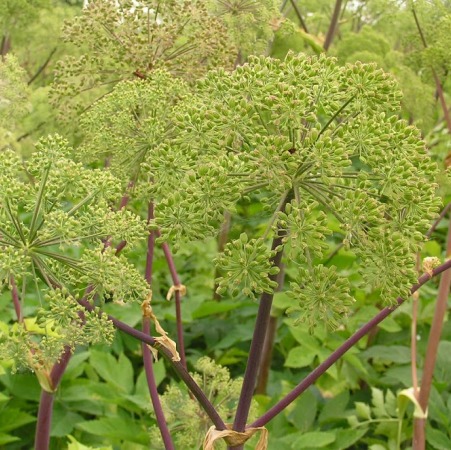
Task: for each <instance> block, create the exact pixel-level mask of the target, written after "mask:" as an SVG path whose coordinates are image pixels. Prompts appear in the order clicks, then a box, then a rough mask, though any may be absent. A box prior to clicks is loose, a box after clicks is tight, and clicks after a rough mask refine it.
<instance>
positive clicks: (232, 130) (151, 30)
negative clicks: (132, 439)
mask: <svg viewBox="0 0 451 450" xmlns="http://www.w3.org/2000/svg"><path fill="white" fill-rule="evenodd" d="M269 3H270V2H268V4H269ZM205 4H206V3H205ZM205 4H204V2H201V1H200V0H199V1H197V2H179V1H168V2H146V3H145V4H144V3H137V2H125V1H124V2H113V1H107V0H104V1H100V0H97V1H92V2H89V5H88V7H87V9H86V10H85V11H84V12H83V15H82V16H80V17H79V18H77V19H76V20H75V21H74V22H72V24H71V25H68V28H67V29H66V31H67V36H68V39H69V40H73V41H74V43H76V44H77V45H80V48H82V49H83V47H84V46H86V48H87V49H88V50H89V54H88V55H84V56H83V57H82V58H81V59H80V60H78V61H75V60H69V59H66V60H65V61H64V62H62V63H61V64H60V71H59V73H57V77H56V84H55V95H57V96H59V95H61V96H64V95H67V94H70V95H72V94H77V93H80V92H81V91H88V90H90V89H91V88H98V87H99V86H100V85H102V84H104V83H106V84H107V85H111V86H112V85H114V87H113V88H112V89H111V92H107V91H102V92H100V91H98V92H97V94H103V96H102V98H100V99H97V101H95V102H94V103H93V104H92V105H90V106H89V107H88V108H87V109H86V110H85V111H84V113H83V115H82V117H81V119H80V124H81V125H82V128H83V141H82V142H81V143H80V145H79V146H78V147H76V148H70V147H69V146H68V144H67V142H66V141H64V139H62V138H60V137H58V136H53V137H49V138H47V139H43V140H42V141H40V142H39V143H38V145H37V148H36V151H35V152H34V153H33V154H32V155H31V157H30V158H29V159H27V160H26V161H24V162H23V161H22V160H21V158H19V157H18V156H17V155H15V154H14V153H13V152H12V151H8V152H4V153H2V154H1V155H0V162H1V164H2V166H3V167H4V169H3V170H2V171H1V175H0V183H1V187H2V192H3V193H4V195H3V197H2V202H1V209H0V234H1V241H0V246H1V250H2V252H1V256H0V258H1V266H0V267H1V276H2V280H3V283H4V285H5V287H6V286H7V287H9V288H10V289H11V291H12V294H13V300H14V305H15V307H16V311H17V312H18V324H17V325H15V326H13V327H12V331H11V332H10V333H3V335H2V347H0V348H1V351H2V358H6V359H12V360H14V361H15V364H16V366H17V367H28V368H31V369H33V370H35V371H36V372H37V373H38V376H39V377H40V380H41V385H42V387H43V390H44V395H43V397H42V402H43V403H42V404H43V405H44V406H43V407H42V408H41V409H40V413H39V418H38V430H39V427H42V428H41V430H40V431H38V433H37V448H38V450H41V449H46V448H47V447H48V439H49V425H48V424H49V419H48V414H49V410H50V406H51V400H50V396H49V395H45V393H48V394H53V391H54V389H55V388H56V386H55V384H57V383H55V380H57V381H59V380H60V378H61V375H62V373H63V372H64V368H65V365H66V364H67V362H68V359H69V358H70V354H71V352H72V351H74V349H75V347H76V346H77V345H79V344H83V345H84V344H89V343H93V342H99V341H101V340H104V341H109V340H111V337H112V326H113V325H114V326H115V327H116V328H119V329H120V330H122V331H124V332H126V333H128V334H130V335H132V336H134V337H136V338H138V339H140V340H141V341H142V342H143V343H145V344H146V345H149V346H151V347H153V348H156V349H158V350H159V351H160V352H161V353H163V355H164V356H165V357H166V358H167V360H168V363H169V364H171V365H172V367H173V368H174V369H175V370H176V372H177V373H178V374H179V375H180V377H181V379H182V380H183V382H184V383H185V384H186V386H187V387H188V389H189V391H191V394H188V393H185V392H182V391H179V390H177V389H176V388H175V387H173V386H171V387H170V388H169V389H168V392H167V393H166V394H165V395H163V398H162V400H163V401H162V405H160V404H159V402H158V392H157V388H156V385H155V380H154V377H153V376H152V357H151V355H150V353H149V349H148V347H145V346H144V347H143V354H144V359H145V367H146V375H147V379H148V384H149V389H150V391H151V392H152V396H153V398H152V401H153V404H154V408H155V409H156V416H157V420H158V425H159V429H160V431H161V433H162V439H163V441H164V442H165V445H166V446H168V448H172V447H173V444H171V443H170V442H171V440H170V436H169V438H168V435H169V432H170V430H171V429H172V430H173V431H177V424H170V425H169V426H168V427H165V426H164V423H163V422H164V420H165V419H164V414H166V416H167V418H168V419H172V418H175V419H177V418H179V417H180V416H181V411H182V412H183V413H184V414H185V415H184V417H185V418H186V420H185V422H186V423H184V424H183V425H184V429H185V432H186V433H187V434H185V435H183V436H179V437H178V439H179V441H180V443H181V444H180V445H183V446H187V445H188V446H191V445H194V446H195V445H198V441H199V437H200V434H199V433H197V430H203V431H205V429H207V428H208V427H207V426H206V417H207V416H208V420H209V421H211V422H212V423H213V425H214V426H215V427H216V429H217V430H219V431H226V430H228V432H230V433H235V434H236V436H235V437H237V436H238V437H239V441H236V440H227V439H226V442H227V443H229V444H230V442H241V443H243V442H245V440H247V439H248V437H249V436H250V434H251V433H252V432H255V429H256V428H258V427H259V426H261V425H264V424H265V423H266V422H267V418H268V417H269V416H271V417H274V414H275V413H274V414H273V412H274V411H273V412H271V410H270V411H269V412H268V413H267V414H268V415H266V416H262V417H260V418H258V419H256V420H255V421H254V422H253V424H251V427H250V428H249V427H247V424H248V422H249V420H248V417H249V411H250V409H251V400H252V395H253V390H254V386H255V379H256V376H257V372H258V370H259V366H260V361H261V356H262V355H261V349H262V347H263V345H262V344H263V340H264V338H265V334H266V330H267V327H268V322H269V316H270V311H271V305H272V300H273V295H274V290H275V289H276V287H278V285H277V274H278V272H279V271H280V268H281V266H282V265H283V264H284V265H285V266H287V267H288V268H289V269H290V271H291V273H292V274H294V276H292V280H291V283H290V285H289V288H288V289H285V290H286V291H287V293H288V296H289V298H291V299H292V305H291V306H290V307H289V308H288V310H287V314H288V315H289V316H290V317H291V319H292V321H293V322H294V323H295V324H296V325H298V326H302V325H303V324H306V325H307V327H308V328H309V329H310V330H312V331H313V330H314V328H315V327H316V326H318V325H319V324H324V325H326V326H327V327H328V329H329V330H331V331H333V330H335V329H337V328H338V327H339V326H341V325H343V321H344V320H345V317H346V315H347V314H348V313H349V312H350V311H351V308H352V304H353V297H352V290H351V284H350V282H349V280H348V279H347V278H346V274H343V273H340V270H339V269H338V268H336V267H334V266H328V265H326V264H324V263H323V261H324V257H325V251H326V250H327V249H328V243H327V240H328V238H329V237H330V234H331V229H332V227H334V228H335V229H336V230H338V231H339V233H340V235H341V236H342V244H343V246H345V247H346V248H347V249H348V250H349V251H350V252H353V253H354V255H355V256H356V260H357V262H358V263H359V264H360V271H361V275H362V277H361V278H362V282H361V283H362V285H363V286H364V288H365V289H366V290H368V291H374V292H376V293H377V294H379V297H380V299H381V302H382V303H383V304H384V305H386V306H387V308H386V309H384V310H383V312H382V313H380V314H379V315H378V316H377V317H376V318H375V319H373V320H372V321H370V323H369V325H367V326H365V327H364V328H363V329H362V330H361V331H359V333H360V334H356V336H357V337H358V338H360V337H362V336H363V335H364V334H365V332H367V331H368V330H369V328H370V325H371V326H374V325H376V324H377V323H379V322H380V320H382V319H383V318H384V317H386V316H387V315H388V314H389V313H390V312H391V311H392V309H394V308H395V306H396V305H398V304H400V303H401V302H402V300H399V299H398V300H397V298H398V296H402V297H403V298H407V297H408V296H409V295H410V291H411V286H412V284H414V283H415V281H416V275H417V274H416V272H415V265H414V261H415V255H416V252H417V251H418V250H419V248H420V246H421V244H422V242H423V241H424V238H423V233H424V231H425V230H426V228H427V226H428V224H429V222H430V220H431V219H432V218H433V217H434V216H435V214H436V213H437V208H438V206H439V203H440V202H439V200H438V198H437V196H436V185H435V183H434V181H433V180H434V179H435V175H436V167H435V165H434V164H433V163H431V161H430V160H429V157H428V155H427V154H426V152H425V148H424V144H423V142H422V141H421V138H420V134H419V132H418V130H416V129H415V128H414V127H412V126H409V125H408V124H407V123H406V122H404V121H402V120H399V118H398V112H399V108H400V99H401V94H400V92H399V90H398V88H397V85H396V83H395V81H394V80H393V79H392V78H391V77H390V76H389V75H387V74H385V73H384V72H383V71H382V70H380V69H377V68H376V66H375V65H371V64H370V65H364V64H361V63H357V64H347V65H345V66H340V65H338V63H337V61H336V60H335V59H333V58H328V57H326V56H324V55H322V56H319V57H309V56H305V55H295V54H291V53H290V54H288V55H287V57H286V58H285V59H284V60H276V59H272V58H269V57H264V56H253V57H249V60H248V62H247V63H246V64H243V65H242V66H239V67H236V69H235V70H233V71H229V70H227V69H229V68H230V67H231V61H232V59H231V55H234V56H235V57H236V50H237V49H236V48H235V47H234V45H232V47H233V51H235V54H234V53H233V51H230V48H231V47H229V46H228V45H227V46H223V45H222V44H223V42H222V39H223V38H224V36H225V34H223V33H222V31H220V32H218V29H219V30H223V28H222V25H221V24H220V22H219V21H218V20H217V19H214V18H212V17H211V16H209V15H208V14H206V9H205V8H206V7H205ZM209 4H211V2H209ZM221 4H222V5H223V6H224V5H225V6H227V7H229V6H230V5H232V6H233V5H240V6H241V7H243V5H244V6H246V5H248V6H249V5H250V6H249V8H250V9H249V11H248V12H249V13H251V15H250V16H247V18H248V19H249V18H254V17H257V16H258V14H257V13H258V11H257V10H256V9H254V8H253V6H255V4H256V3H255V2H244V3H243V2H235V3H233V2H222V3H221ZM246 7H247V6H246ZM251 7H252V8H251ZM262 14H263V16H265V14H266V13H265V12H262ZM188 16H189V17H190V21H189V22H187V17H188ZM265 17H266V16H265ZM229 19H230V20H231V18H230V17H229ZM200 22H202V29H201V31H199V29H198V28H197V25H198V23H200ZM225 22H227V20H225ZM196 24H197V25H196ZM218 27H219V28H218ZM80 35H81V36H83V39H84V41H83V42H82V41H80V40H79V39H78V38H79V37H80ZM180 35H181V36H180ZM265 36H266V35H265ZM149 55H150V56H149ZM175 59H177V64H176V63H175ZM218 62H221V64H223V65H225V68H224V67H223V68H216V69H214V70H210V71H208V69H210V68H211V67H212V66H216V65H218ZM179 75H183V77H182V78H185V80H182V79H181V78H180V77H179ZM203 75H204V76H203ZM199 77H200V79H198V80H197V81H195V80H194V79H196V78H199ZM94 98H95V96H94V97H92V98H91V99H88V101H85V100H81V103H78V102H79V99H78V98H76V97H74V101H75V102H76V103H78V105H82V106H81V108H84V107H85V106H87V104H88V103H89V102H90V101H91V100H92V99H94ZM68 105H69V103H68ZM69 106H70V105H69ZM99 167H101V168H99ZM249 196H253V197H254V198H255V199H259V201H261V202H262V203H263V205H264V208H265V211H266V212H265V214H266V215H265V218H264V219H265V221H264V225H263V227H262V228H261V229H258V230H256V229H255V230H254V229H252V230H250V231H247V233H242V234H241V235H240V237H239V238H238V239H234V238H233V237H232V238H231V242H229V243H228V244H227V245H226V246H225V248H224V251H222V252H220V253H219V254H218V256H217V257H216V259H215V261H214V263H215V264H216V266H217V271H218V273H219V274H220V276H219V279H218V280H216V282H217V285H218V293H219V294H221V295H222V296H225V297H230V298H234V299H236V301H239V300H246V299H252V300H255V309H256V323H255V329H254V334H253V340H252V344H251V349H250V352H249V359H248V362H247V367H246V372H245V374H244V379H243V383H242V386H241V391H240V393H239V394H237V386H238V384H240V385H241V382H240V383H237V382H234V381H230V380H229V378H228V373H226V371H225V370H224V369H219V368H216V367H213V366H212V365H211V364H210V362H208V361H207V360H202V361H201V363H200V366H199V368H198V370H199V371H200V372H202V373H203V378H202V377H200V376H196V375H195V376H191V375H189V373H188V372H187V370H186V361H185V359H184V357H183V355H184V350H185V349H184V348H183V340H182V339H181V336H182V333H180V332H178V339H177V343H175V342H174V341H173V340H172V339H171V337H170V336H169V335H168V333H167V332H166V331H165V330H164V328H163V326H162V321H161V322H159V321H158V319H157V318H156V316H155V314H154V312H153V310H152V307H151V299H152V292H151V287H152V273H153V268H152V262H153V257H154V247H155V245H162V247H163V251H164V253H165V256H166V258H167V261H168V266H169V270H170V272H171V276H172V279H173V281H174V286H173V287H172V288H171V290H170V291H169V297H170V296H171V294H172V293H173V292H175V293H176V296H177V295H178V296H179V300H180V295H181V293H182V292H185V290H186V289H185V286H183V285H181V283H180V280H179V278H178V275H177V272H176V268H175V265H174V261H173V259H172V256H171V253H170V249H173V250H177V249H178V248H179V247H180V246H181V245H182V244H183V243H185V242H192V241H203V240H205V239H207V238H210V237H212V236H215V235H217V233H218V231H219V229H220V226H221V222H222V218H223V214H224V211H228V212H230V213H231V214H233V213H234V212H235V209H236V208H237V205H240V204H241V203H242V202H245V201H247V200H248V199H249ZM121 197H122V201H121V203H120V208H119V209H117V207H116V205H117V204H118V203H119V199H120V198H121ZM143 206H145V210H144V207H143ZM131 211H134V212H131ZM145 238H147V249H146V257H145V258H146V275H145V278H144V277H143V276H142V275H141V274H139V273H138V271H137V270H136V268H135V267H134V266H133V265H132V264H131V262H130V261H129V260H128V259H127V256H126V255H125V256H124V255H123V254H122V253H120V254H119V251H118V250H117V249H118V248H119V249H125V250H127V249H128V248H133V246H134V245H135V244H137V243H138V242H139V241H140V239H145ZM136 248H137V247H136ZM143 259H144V258H143ZM447 267H449V265H442V266H440V267H439V268H437V269H435V270H434V271H433V274H434V275H435V274H437V273H440V271H443V270H444V269H446V268H447ZM429 276H430V275H428V277H429ZM212 281H213V280H212ZM422 282H425V279H422ZM186 284H188V289H189V280H187V282H186ZM212 284H213V283H212ZM280 288H281V289H283V288H284V287H283V286H281V287H280ZM33 291H36V292H37V293H38V294H37V296H38V299H39V300H38V301H39V304H40V305H39V308H38V311H37V312H36V317H35V319H36V320H35V321H34V322H33V323H32V328H31V322H26V321H25V320H24V317H23V310H24V308H23V306H24V304H25V303H26V301H27V295H29V292H33ZM105 299H106V300H110V299H112V300H113V301H116V302H118V303H120V304H122V303H125V302H127V301H136V302H139V303H141V305H142V311H143V325H144V326H143V332H139V331H138V330H136V329H134V328H132V327H130V326H128V325H127V324H124V323H123V322H121V321H119V320H118V319H116V318H114V317H112V316H108V315H106V314H105V313H104V312H103V302H104V300H105ZM258 299H259V300H258ZM177 307H178V308H180V301H178V303H177ZM177 314H178V317H180V314H179V312H178V313H177ZM151 320H152V321H153V323H154V325H155V331H156V333H157V334H160V336H159V337H154V336H151V335H149V332H150V321H151ZM178 325H179V326H180V327H181V322H180V321H179V323H178ZM180 327H179V328H180ZM36 330H38V331H36ZM35 332H36V333H39V336H40V337H38V338H36V336H35V335H34V334H33V335H32V337H30V336H31V333H35ZM357 337H356V338H353V340H352V339H351V340H350V343H346V345H344V346H343V347H342V348H341V347H340V349H339V350H337V353H336V355H333V356H332V357H331V358H330V359H329V360H328V361H327V364H329V367H330V364H332V363H333V361H336V359H337V358H338V357H339V356H341V355H342V354H343V353H344V352H345V351H346V350H347V349H349V347H350V345H353V344H355V342H357V340H358V339H357ZM176 344H177V345H178V346H179V349H177V348H176ZM180 347H182V348H180ZM340 352H341V353H340ZM180 355H182V357H180ZM327 364H326V366H327ZM326 368H327V367H326ZM321 370H323V368H321ZM321 370H319V371H317V372H316V374H315V376H316V375H317V374H318V373H320V372H321ZM324 370H326V369H324ZM55 373H56V374H57V376H54V375H55ZM313 378H314V377H313V376H312V379H313ZM42 380H43V381H42ZM311 382H313V381H311ZM306 384H307V383H304V384H303V385H302V389H305V385H306ZM299 391H301V388H299V390H297V391H296V392H295V393H294V394H291V393H290V394H289V395H288V396H287V397H285V398H284V399H283V400H282V404H283V407H286V406H287V404H289V402H291V401H293V400H294V399H295V398H296V396H297V395H299ZM193 397H195V399H196V400H197V401H198V402H199V404H200V405H201V406H202V409H203V411H205V414H204V413H202V412H200V410H199V408H198V405H197V404H196V403H195V401H194V398H193ZM231 399H233V401H231ZM229 400H230V402H229ZM235 406H236V410H235ZM275 408H276V409H277V412H280V411H281V408H282V407H280V408H279V406H276V407H275ZM234 413H235V414H234ZM46 414H47V416H46ZM199 417H200V419H199V424H198V426H197V427H196V433H193V432H192V430H193V429H194V425H193V420H194V419H195V418H199ZM204 419H205V420H204ZM268 420H269V419H268ZM231 422H233V423H231ZM45 427H47V429H45ZM187 427H189V428H188V429H187ZM248 432H249V434H246V433H248ZM190 434H191V436H190ZM230 445H231V444H230ZM239 445H241V444H239Z"/></svg>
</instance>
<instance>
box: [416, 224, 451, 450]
mask: <svg viewBox="0 0 451 450" xmlns="http://www.w3.org/2000/svg"><path fill="white" fill-rule="evenodd" d="M446 257H447V259H448V258H451V220H450V224H449V227H448V237H447V244H446ZM450 286H451V271H447V272H445V273H444V274H443V275H442V278H441V279H440V285H439V288H438V295H437V302H436V306H435V313H434V318H433V320H432V325H431V331H430V332H429V340H428V345H427V348H426V357H425V360H424V366H423V376H422V379H421V384H420V392H419V395H418V401H419V403H420V406H421V409H422V410H423V411H425V412H426V411H427V408H428V402H429V395H430V393H431V386H432V378H433V375H434V367H435V362H436V360H437V352H438V346H439V344H440V337H441V334H442V329H443V321H444V318H445V316H446V310H447V306H448V296H449V289H450ZM425 427H426V419H420V418H418V419H414V425H413V448H414V450H424V449H425V446H426V442H425V437H426V436H425Z"/></svg>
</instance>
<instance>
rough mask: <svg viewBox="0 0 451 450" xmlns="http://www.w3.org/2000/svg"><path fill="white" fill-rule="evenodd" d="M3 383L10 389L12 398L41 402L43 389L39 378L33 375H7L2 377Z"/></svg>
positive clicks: (0, 377)
mask: <svg viewBox="0 0 451 450" xmlns="http://www.w3.org/2000/svg"><path fill="white" fill-rule="evenodd" d="M0 380H1V381H2V383H3V384H4V385H5V386H6V387H7V388H8V391H9V393H10V394H11V396H12V397H16V398H20V399H24V400H31V401H34V402H38V401H39V397H40V395H41V387H40V386H39V383H38V380H37V378H36V377H35V376H34V375H32V374H18V373H16V374H14V375H11V374H10V373H6V374H4V375H1V376H0Z"/></svg>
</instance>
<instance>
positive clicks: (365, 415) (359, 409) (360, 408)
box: [355, 402, 371, 420]
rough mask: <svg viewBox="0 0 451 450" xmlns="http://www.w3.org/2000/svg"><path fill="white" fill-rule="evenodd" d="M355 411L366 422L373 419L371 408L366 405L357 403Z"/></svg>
mask: <svg viewBox="0 0 451 450" xmlns="http://www.w3.org/2000/svg"><path fill="white" fill-rule="evenodd" d="M355 411H356V413H357V416H358V417H359V418H361V419H365V420H370V419H371V408H370V407H369V406H368V405H367V404H366V403H362V402H355Z"/></svg>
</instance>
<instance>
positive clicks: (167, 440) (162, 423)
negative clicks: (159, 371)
mask: <svg viewBox="0 0 451 450" xmlns="http://www.w3.org/2000/svg"><path fill="white" fill-rule="evenodd" d="M143 333H146V334H149V333H150V318H149V317H143ZM141 346H142V351H143V361H144V369H145V371H146V378H147V386H148V387H149V392H150V398H151V399H152V405H153V410H154V411H155V416H156V418H157V423H158V428H159V429H160V433H161V437H162V439H163V442H164V448H165V449H166V450H175V447H174V444H173V442H172V438H171V433H170V432H169V428H168V425H167V423H166V419H165V417H164V412H163V408H162V407H161V402H160V397H159V396H158V390H157V383H156V381H155V374H154V372H153V357H152V352H151V351H150V349H149V347H148V346H147V344H145V343H144V342H142V343H141Z"/></svg>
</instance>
